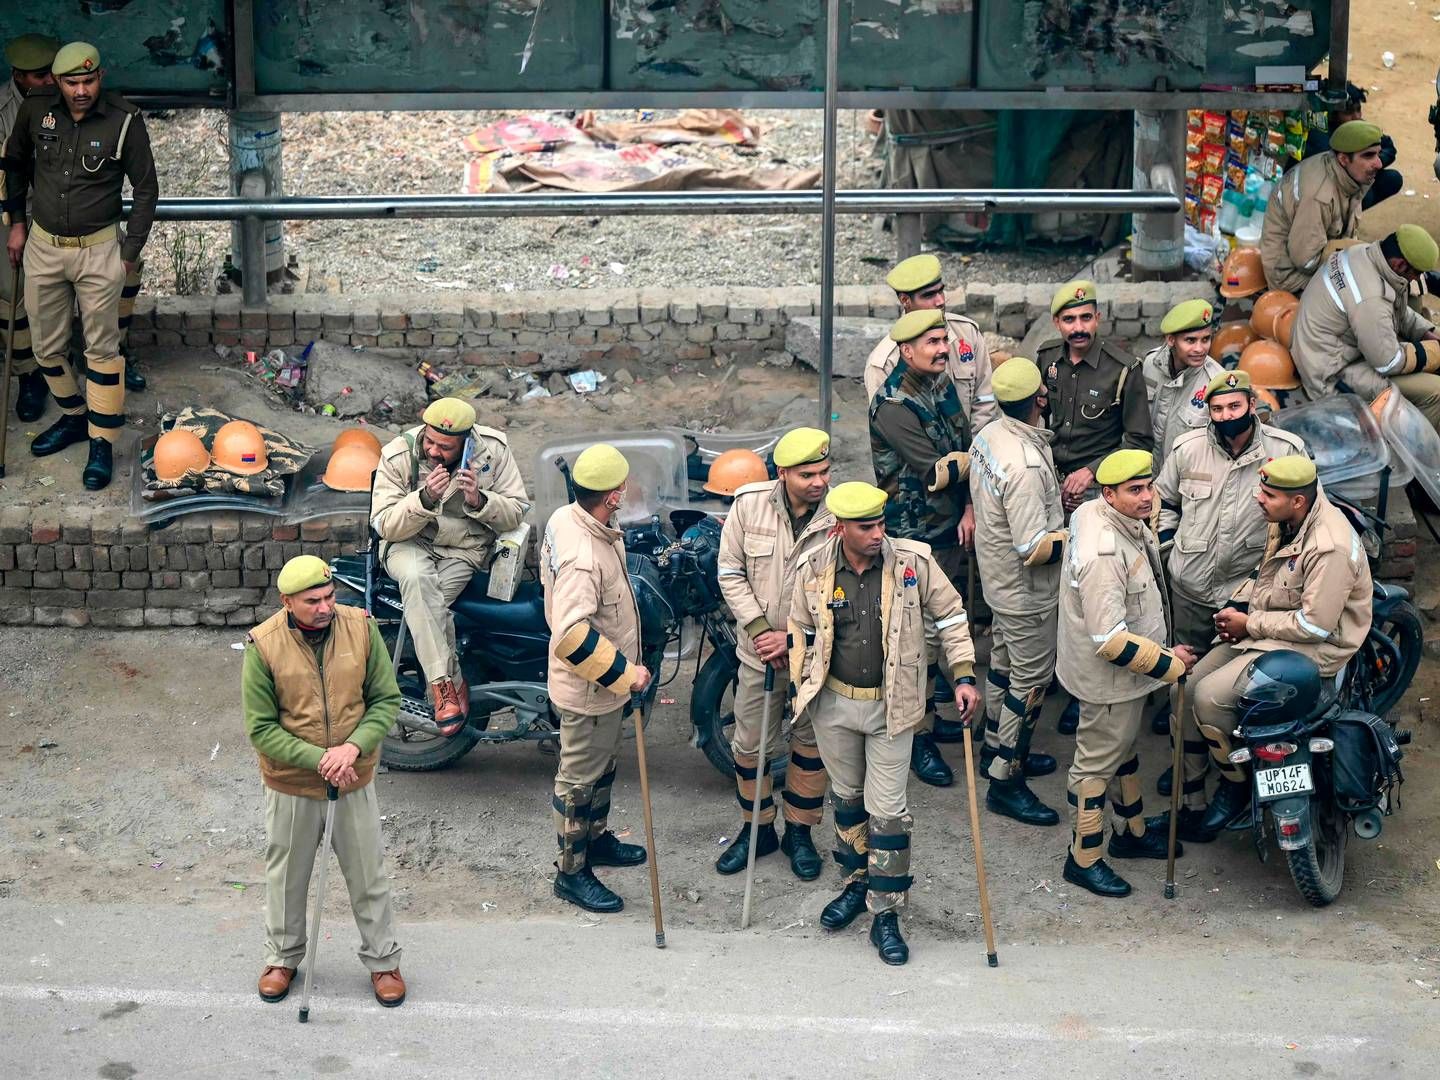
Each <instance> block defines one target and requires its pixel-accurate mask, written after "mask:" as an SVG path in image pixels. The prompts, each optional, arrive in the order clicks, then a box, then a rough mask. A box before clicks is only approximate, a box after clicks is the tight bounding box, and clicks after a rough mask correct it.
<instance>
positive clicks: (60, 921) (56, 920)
mask: <svg viewBox="0 0 1440 1080" xmlns="http://www.w3.org/2000/svg"><path fill="white" fill-rule="evenodd" d="M50 921H51V922H53V923H54V924H55V925H56V926H64V925H65V920H64V919H62V918H60V916H58V915H51V916H50ZM1415 983H1416V985H1417V986H1425V984H1424V983H1422V982H1421V981H1420V980H1419V979H1416V980H1415ZM1426 989H1427V990H1428V989H1429V987H1426Z"/></svg>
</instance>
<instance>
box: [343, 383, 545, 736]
mask: <svg viewBox="0 0 1440 1080" xmlns="http://www.w3.org/2000/svg"><path fill="white" fill-rule="evenodd" d="M421 419H423V420H424V421H425V422H424V423H423V424H421V425H420V426H418V427H413V428H410V429H409V430H408V431H406V432H404V433H403V434H401V435H400V436H399V438H396V439H393V440H391V441H390V443H388V444H387V445H386V446H385V448H384V449H383V450H382V451H381V452H380V465H379V467H378V468H377V469H376V470H375V484H374V487H373V489H372V492H371V496H370V524H371V526H372V527H373V528H374V530H375V532H376V533H377V534H378V535H379V537H380V539H381V540H382V541H383V543H382V545H381V547H380V560H381V563H382V564H383V565H384V567H385V571H386V573H388V574H389V575H390V576H391V577H392V578H394V579H395V581H396V583H397V584H398V585H399V586H400V596H401V598H402V599H403V600H404V603H405V625H406V626H407V627H408V628H409V631H410V636H411V638H412V639H413V640H414V642H415V655H416V657H417V658H418V659H419V661H420V667H421V668H422V669H423V670H424V672H425V680H426V682H428V683H429V684H430V693H431V697H432V704H433V706H434V709H435V723H436V724H437V725H439V728H440V734H442V735H446V736H449V735H453V734H455V733H456V732H457V731H459V730H460V728H461V727H462V726H463V725H464V723H465V716H466V714H467V713H468V712H469V698H470V695H469V688H468V687H467V686H466V685H465V677H464V675H463V674H461V671H460V663H459V661H458V660H457V659H456V656H455V619H454V617H453V616H452V615H451V613H450V605H451V604H452V603H454V601H455V598H456V597H457V596H459V595H460V594H461V593H462V592H463V591H464V590H465V586H466V585H468V584H469V583H470V578H471V576H472V575H473V574H474V573H475V572H476V571H477V570H486V569H488V568H489V566H490V560H491V559H492V557H493V555H494V550H495V538H496V536H497V535H498V534H500V533H503V532H505V531H506V530H507V529H513V528H515V527H516V526H517V525H519V524H520V521H521V519H522V518H523V517H524V516H525V513H526V511H528V510H529V509H530V503H529V501H528V496H527V495H526V494H525V483H524V481H523V480H521V478H520V469H519V467H518V466H516V464H515V458H514V456H513V455H512V454H511V453H510V447H509V445H508V444H507V443H506V441H505V436H504V435H502V434H501V433H500V432H498V431H496V430H495V429H494V428H488V427H476V426H475V409H474V407H473V406H472V405H470V403H469V402H466V401H461V400H460V399H459V398H440V399H439V400H437V401H433V402H431V403H430V405H429V407H428V408H426V410H425V412H424V414H423V415H422V417H421ZM467 448H468V453H467ZM462 458H463V459H464V460H462Z"/></svg>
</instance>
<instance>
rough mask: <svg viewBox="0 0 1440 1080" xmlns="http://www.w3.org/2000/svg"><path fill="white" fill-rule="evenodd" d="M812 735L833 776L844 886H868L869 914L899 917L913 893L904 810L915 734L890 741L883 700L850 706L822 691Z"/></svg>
mask: <svg viewBox="0 0 1440 1080" xmlns="http://www.w3.org/2000/svg"><path fill="white" fill-rule="evenodd" d="M811 707H812V708H814V710H815V737H816V738H817V739H819V741H820V756H821V757H822V758H823V759H824V760H825V767H826V769H827V770H828V771H829V774H830V803H831V809H832V811H833V814H834V818H835V852H834V854H835V860H836V862H838V863H839V864H840V868H841V869H842V870H843V871H844V872H845V875H846V881H847V883H849V882H855V881H864V882H865V883H866V893H865V906H866V907H867V908H868V909H869V910H870V911H871V912H872V913H873V914H880V913H881V912H886V911H899V910H901V909H902V908H904V907H905V904H906V901H907V898H908V897H909V893H910V885H911V883H912V882H911V877H910V833H911V831H912V830H913V828H914V825H915V819H914V818H912V817H911V816H910V814H909V813H908V811H907V809H906V800H905V785H906V783H907V781H908V780H909V779H910V747H911V744H912V743H913V742H914V741H915V739H914V732H913V730H912V731H907V732H905V733H904V734H903V735H896V736H893V737H892V736H891V735H890V734H889V733H888V731H887V730H886V727H885V702H883V701H854V700H852V699H850V698H847V697H844V696H843V695H841V694H837V693H835V692H834V691H833V690H824V689H822V690H821V691H820V693H819V695H818V696H817V697H816V698H815V702H814V704H813V705H812V706H811Z"/></svg>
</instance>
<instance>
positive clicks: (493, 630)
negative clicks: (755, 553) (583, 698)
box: [331, 510, 735, 776]
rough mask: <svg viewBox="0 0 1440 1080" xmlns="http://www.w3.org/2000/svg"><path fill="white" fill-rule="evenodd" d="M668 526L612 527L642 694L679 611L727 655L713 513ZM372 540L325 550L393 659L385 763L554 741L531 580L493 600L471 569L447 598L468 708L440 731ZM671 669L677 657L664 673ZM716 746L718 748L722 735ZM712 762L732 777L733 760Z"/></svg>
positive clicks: (485, 578) (672, 636)
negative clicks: (634, 631) (454, 725)
mask: <svg viewBox="0 0 1440 1080" xmlns="http://www.w3.org/2000/svg"><path fill="white" fill-rule="evenodd" d="M671 528H672V529H673V530H674V534H675V535H678V536H679V539H678V540H673V539H671V538H670V536H668V535H667V534H666V532H665V530H664V528H663V526H662V525H661V522H660V519H659V517H658V516H656V517H652V518H651V519H650V521H649V522H647V523H646V524H644V525H641V526H633V527H631V528H628V529H626V530H625V532H624V535H625V548H626V569H627V571H628V574H629V577H630V585H631V588H632V589H633V591H634V593H635V600H636V606H637V607H638V609H639V614H640V636H641V663H643V664H644V665H645V666H646V667H648V668H649V669H650V670H651V671H652V672H655V673H656V678H655V679H654V680H652V682H651V684H650V686H649V687H648V688H647V690H646V692H645V697H646V698H647V699H648V700H653V699H654V696H655V694H656V692H657V690H658V688H659V687H660V686H661V685H664V682H663V681H662V679H661V678H660V673H661V672H662V665H663V664H664V661H665V655H666V650H667V649H668V648H669V647H671V646H672V645H674V644H675V643H676V642H677V641H678V640H679V637H680V632H681V624H682V620H683V619H684V618H685V617H687V616H690V617H694V618H697V619H699V620H700V624H701V626H702V628H703V629H704V633H705V637H706V640H707V641H708V642H709V644H710V646H711V657H712V659H714V658H715V657H717V656H720V657H723V656H725V655H727V654H728V655H729V656H730V658H731V660H732V663H733V658H734V654H735V636H734V629H733V627H732V626H731V625H730V624H729V622H728V620H727V619H725V618H724V617H723V616H722V615H721V614H720V613H721V611H722V609H723V599H722V598H721V596H720V589H719V585H718V578H717V576H716V562H715V556H716V555H717V554H718V552H719V537H720V525H719V523H718V522H717V521H715V520H714V519H713V518H710V517H708V516H707V515H705V514H704V513H703V512H699V511H686V510H681V511H675V512H674V513H672V514H671ZM379 550H380V539H379V537H378V536H376V535H375V533H374V531H373V530H370V532H369V535H368V542H367V544H366V546H365V547H364V548H363V549H361V550H360V551H358V552H356V553H355V554H354V555H345V556H340V557H338V558H336V559H334V560H332V561H331V571H332V576H333V580H334V581H335V582H336V584H337V586H342V587H344V588H346V589H348V590H349V591H350V592H351V593H353V594H354V596H355V598H356V599H358V600H359V601H360V602H361V603H363V605H364V607H365V609H366V610H368V611H369V612H370V613H371V614H372V615H373V616H374V617H375V619H376V621H377V623H378V624H379V627H380V633H381V637H382V638H383V639H384V641H385V645H386V648H387V649H388V650H389V651H390V654H391V658H392V662H393V664H394V667H395V677H396V681H397V682H398V683H399V685H400V691H401V694H402V701H401V705H400V711H399V714H398V716H397V717H396V721H395V724H394V726H393V727H392V728H391V730H390V732H389V733H388V734H387V735H386V737H385V739H384V742H383V744H382V750H381V758H382V760H383V761H384V763H385V764H386V766H387V767H389V768H392V769H396V770H397V771H402V772H425V771H430V770H434V769H441V768H445V767H446V766H448V765H452V764H454V763H455V762H456V761H458V760H460V758H462V757H464V756H465V755H466V754H468V753H469V752H470V751H471V750H472V749H474V748H475V747H476V746H477V745H479V744H480V743H507V742H518V741H532V742H539V743H540V744H541V745H542V748H543V747H546V745H547V744H548V746H549V747H550V748H554V747H556V746H558V741H559V737H560V722H559V717H558V716H557V715H556V713H555V710H554V708H553V707H552V705H551V703H550V696H549V692H548V690H547V688H546V668H547V666H548V662H549V649H550V630H549V626H548V625H547V623H546V621H545V606H544V596H543V594H542V592H541V589H540V585H539V583H538V582H536V581H533V580H531V581H523V582H521V583H520V585H519V587H518V588H517V590H516V593H515V596H514V598H513V599H511V600H496V599H493V598H491V597H490V596H489V595H488V592H487V590H488V586H489V575H488V574H485V573H476V574H475V576H474V577H473V578H471V580H470V582H469V584H468V585H467V586H466V587H465V590H464V591H463V592H462V593H461V594H460V596H459V597H457V598H456V600H455V602H454V603H453V604H452V605H451V610H452V612H453V613H454V617H455V644H456V654H457V656H458V658H459V662H460V669H461V672H462V674H463V675H464V677H465V682H466V684H467V685H468V687H469V704H470V710H469V714H468V716H467V718H466V723H465V726H464V727H462V728H461V729H460V730H459V731H458V732H456V733H455V734H454V735H451V736H448V737H447V736H443V735H441V734H440V730H439V728H438V727H437V726H436V724H435V720H434V713H433V708H432V705H431V702H430V695H429V683H428V681H427V680H426V678H425V674H424V671H423V670H422V669H421V668H420V664H419V660H418V658H417V657H416V655H415V651H414V649H413V647H412V646H411V645H410V644H409V640H408V637H409V635H408V632H407V629H406V626H405V618H404V612H405V605H404V601H403V599H402V598H401V596H400V588H399V585H397V584H396V582H395V581H394V580H393V579H392V578H390V577H389V576H388V575H386V574H385V572H384V569H383V567H382V566H381V564H380V556H379ZM677 673H678V665H677V668H676V671H675V672H673V673H672V674H671V678H673V677H674V675H675V674H677ZM696 745H699V746H701V747H702V749H705V752H706V756H707V758H709V759H710V760H711V761H712V762H713V761H715V758H714V756H713V755H712V753H711V751H710V750H709V749H708V748H707V744H706V740H704V739H701V738H697V739H696ZM724 751H725V754H726V755H727V756H728V755H729V745H728V743H727V744H726V745H725V747H724ZM718 767H719V766H718V765H717V768H718ZM722 771H723V772H724V773H725V774H726V775H727V776H733V775H734V764H733V761H732V762H731V763H730V764H729V765H728V766H727V767H726V768H724V769H722Z"/></svg>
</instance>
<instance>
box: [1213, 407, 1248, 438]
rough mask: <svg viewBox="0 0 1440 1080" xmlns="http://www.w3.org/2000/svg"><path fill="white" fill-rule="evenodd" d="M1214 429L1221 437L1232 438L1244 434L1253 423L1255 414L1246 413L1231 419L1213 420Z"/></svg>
mask: <svg viewBox="0 0 1440 1080" xmlns="http://www.w3.org/2000/svg"><path fill="white" fill-rule="evenodd" d="M1212 423H1213V424H1214V425H1215V430H1216V431H1217V432H1218V433H1219V434H1220V437H1221V438H1223V439H1234V438H1237V437H1238V436H1240V435H1244V434H1245V432H1247V431H1249V430H1250V429H1251V428H1252V427H1254V425H1255V414H1254V413H1246V414H1245V415H1244V416H1237V417H1235V419H1233V420H1214V421H1212Z"/></svg>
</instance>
